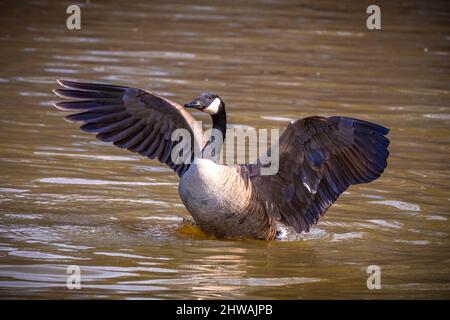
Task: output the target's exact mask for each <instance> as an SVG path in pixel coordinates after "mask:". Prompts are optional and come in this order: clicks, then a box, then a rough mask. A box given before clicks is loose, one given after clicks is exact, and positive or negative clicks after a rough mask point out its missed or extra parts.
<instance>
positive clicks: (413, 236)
mask: <svg viewBox="0 0 450 320" xmlns="http://www.w3.org/2000/svg"><path fill="white" fill-rule="evenodd" d="M66 5H67V4H64V3H60V2H59V1H28V2H27V1H1V2H0V12H1V18H0V61H1V63H0V96H1V99H0V297H16V298H24V297H33V298H125V299H128V298H156V299H165V298H202V299H203V298H263V299H264V298H289V299H299V298H364V299H366V298H450V250H449V248H450V241H449V231H450V227H449V218H450V214H449V200H450V192H449V190H450V188H449V179H450V162H449V143H450V139H449V134H450V103H449V90H450V64H449V51H450V10H449V5H448V4H447V3H446V1H427V2H423V1H416V2H401V4H399V2H393V1H390V2H389V3H384V4H383V3H381V4H380V6H381V10H382V30H379V31H369V30H367V28H366V24H365V19H366V16H367V15H366V13H365V10H366V7H367V5H368V4H365V3H364V2H359V1H355V2H353V3H352V2H348V1H344V2H343V3H341V2H336V1H304V2H302V4H298V3H297V1H264V2H260V3H257V2H256V1H245V2H243V1H226V2H225V1H224V2H222V1H220V2H219V1H196V2H195V4H191V5H188V4H177V3H176V2H173V1H161V2H160V3H156V2H151V1H148V2H147V1H142V3H137V2H136V3H135V2H129V1H110V2H108V1H94V0H92V1H90V3H88V4H85V5H82V7H81V8H82V9H81V10H82V28H81V30H78V31H77V30H75V31H69V30H67V29H66V27H65V19H66V17H67V15H66V12H65V11H66ZM56 78H66V79H78V80H91V81H101V82H108V83H116V84H125V85H131V86H137V87H142V88H146V89H151V90H153V91H156V92H158V93H160V94H163V95H165V96H167V97H169V98H171V99H174V100H175V101H178V102H180V103H183V102H186V101H188V100H190V99H191V98H192V97H194V96H196V95H197V94H198V93H199V92H201V91H214V92H217V93H219V94H220V95H221V97H222V98H223V99H224V100H225V101H226V103H227V108H228V115H229V123H230V124H231V125H244V126H253V127H256V128H270V127H279V128H283V127H285V126H286V124H287V123H288V122H289V121H290V120H291V119H296V118H301V117H306V116H310V115H324V116H329V115H344V116H351V117H356V118H361V119H366V120H370V121H374V122H378V123H381V124H383V125H385V126H387V127H390V128H391V129H392V131H391V133H390V135H389V137H390V139H391V141H392V142H391V146H390V152H391V156H390V158H389V165H388V169H387V171H386V172H385V174H384V175H383V176H382V177H381V178H380V179H379V180H377V181H375V182H374V183H371V184H368V185H361V186H356V187H352V188H350V189H349V190H348V192H346V193H345V194H344V195H342V196H341V197H340V198H339V200H338V201H337V203H336V204H335V205H334V206H333V207H332V208H331V209H330V210H329V211H328V213H327V214H326V216H325V217H324V218H323V219H322V220H321V221H320V222H319V224H318V225H317V226H316V227H315V228H314V229H313V230H312V232H311V233H309V234H306V235H302V236H300V237H297V238H289V237H288V238H287V239H285V240H284V241H273V242H270V243H267V242H264V241H224V240H213V239H205V238H204V237H202V236H201V235H197V234H194V233H192V232H189V230H186V228H184V229H183V228H182V226H183V219H184V218H187V217H189V215H188V213H187V211H186V209H185V208H184V207H183V205H182V203H181V201H180V199H179V197H178V191H177V186H178V178H177V177H176V176H175V175H174V174H172V173H171V171H170V170H168V169H166V168H165V167H163V166H160V165H159V164H158V163H157V162H154V161H149V160H146V159H142V158H140V157H138V156H136V155H135V154H131V153H128V152H127V151H124V150H119V149H116V148H114V147H111V146H109V145H105V144H102V143H100V142H98V141H95V139H94V137H93V136H91V135H88V134H84V133H81V132H80V131H79V130H78V128H77V127H76V126H75V125H70V124H68V123H66V122H65V121H64V120H63V119H62V114H61V112H58V111H57V110H55V109H53V108H52V107H51V105H52V103H53V102H55V101H56V98H55V97H54V96H53V95H52V93H51V89H53V88H55V87H56V83H55V79H56ZM196 116H198V117H199V118H201V119H203V120H207V117H205V116H201V115H197V114H196ZM69 265H78V266H80V267H81V274H82V289H81V290H68V289H67V287H66V279H67V274H66V270H67V267H68V266H69ZM369 265H378V266H380V268H381V272H382V277H381V284H382V288H381V290H368V289H367V287H366V279H367V277H368V274H367V273H366V268H367V266H369Z"/></svg>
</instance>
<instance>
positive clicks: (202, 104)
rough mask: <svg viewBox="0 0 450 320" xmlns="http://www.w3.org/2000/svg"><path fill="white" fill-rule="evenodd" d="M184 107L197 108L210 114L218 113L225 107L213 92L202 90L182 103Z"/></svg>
mask: <svg viewBox="0 0 450 320" xmlns="http://www.w3.org/2000/svg"><path fill="white" fill-rule="evenodd" d="M184 107H185V108H193V109H197V110H200V111H203V112H206V113H209V114H211V115H215V114H218V113H219V112H221V111H223V108H224V107H225V105H224V103H223V102H222V100H221V99H220V97H219V96H218V95H217V94H215V93H209V92H204V93H202V94H200V95H199V96H198V97H197V98H195V99H194V100H192V101H191V102H189V103H186V104H185V105H184Z"/></svg>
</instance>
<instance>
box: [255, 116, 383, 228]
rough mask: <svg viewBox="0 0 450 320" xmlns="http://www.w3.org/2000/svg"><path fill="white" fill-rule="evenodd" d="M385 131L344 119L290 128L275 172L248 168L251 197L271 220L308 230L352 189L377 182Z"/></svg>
mask: <svg viewBox="0 0 450 320" xmlns="http://www.w3.org/2000/svg"><path fill="white" fill-rule="evenodd" d="M388 132H389V129H387V128H384V127H382V126H379V125H376V124H374V123H370V122H366V121H362V120H357V119H352V118H345V117H330V118H322V117H309V118H305V119H300V120H297V121H295V122H293V123H291V124H290V125H289V126H288V127H287V128H286V130H285V131H284V132H283V134H282V135H281V137H280V140H279V155H280V158H279V160H280V161H279V171H278V173H277V174H275V175H267V176H264V175H260V174H259V173H258V169H259V165H253V166H250V169H251V171H252V172H253V173H252V177H251V183H252V187H253V192H254V196H255V197H256V198H257V199H258V200H257V201H258V202H259V205H262V206H263V207H264V208H265V210H266V212H267V213H268V215H269V217H270V218H274V219H277V220H279V221H281V222H283V223H284V224H286V225H289V226H292V227H293V228H294V229H295V230H296V231H297V232H299V233H300V232H302V231H309V229H310V226H312V225H314V224H316V223H317V221H318V220H319V218H320V217H321V216H323V215H324V214H325V212H326V210H327V209H328V208H329V207H330V206H331V204H333V203H334V201H336V199H337V198H338V196H339V195H340V194H341V193H343V192H344V191H345V190H346V189H347V188H348V187H350V186H351V185H353V184H359V183H367V182H370V181H373V180H375V179H377V178H378V177H379V176H380V175H381V173H382V172H383V171H384V169H385V168H386V165H387V162H386V160H387V157H388V155H389V153H388V150H387V147H388V145H389V140H388V139H387V138H386V137H385V135H386V134H387V133H388Z"/></svg>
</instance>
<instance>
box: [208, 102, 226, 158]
mask: <svg viewBox="0 0 450 320" xmlns="http://www.w3.org/2000/svg"><path fill="white" fill-rule="evenodd" d="M211 119H212V124H213V129H215V130H218V131H220V133H221V134H222V141H220V142H219V144H218V145H216V149H218V150H217V153H216V154H213V158H216V160H217V158H218V156H219V155H220V148H221V147H222V144H223V142H224V141H225V135H226V132H227V113H226V112H225V104H224V103H223V102H221V105H220V107H219V112H218V113H215V114H213V115H211ZM214 139H215V138H214V137H213V136H211V137H210V138H209V140H208V142H207V143H206V145H205V147H204V148H203V151H204V150H205V149H206V148H207V147H208V146H210V144H211V143H213V142H214ZM203 157H204V158H210V157H211V155H208V154H205V153H204V154H203Z"/></svg>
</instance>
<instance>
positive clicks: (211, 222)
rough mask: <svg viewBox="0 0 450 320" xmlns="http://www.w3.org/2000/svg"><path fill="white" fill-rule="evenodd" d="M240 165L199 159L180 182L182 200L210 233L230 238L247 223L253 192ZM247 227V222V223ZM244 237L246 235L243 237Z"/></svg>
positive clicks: (201, 225)
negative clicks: (246, 182)
mask: <svg viewBox="0 0 450 320" xmlns="http://www.w3.org/2000/svg"><path fill="white" fill-rule="evenodd" d="M248 188H249V186H246V184H245V181H244V179H243V177H242V176H241V175H240V173H239V168H238V167H236V166H226V165H219V164H216V163H214V162H213V161H211V160H206V159H196V161H195V162H194V164H192V165H191V167H190V168H189V170H188V171H187V172H186V173H185V174H184V175H183V177H182V178H181V180H180V185H179V192H180V197H181V199H182V201H183V203H184V205H185V206H186V208H187V209H188V210H189V212H190V213H191V215H192V216H193V218H194V220H195V221H196V222H197V223H198V224H199V226H200V227H201V228H202V229H203V230H204V231H205V232H208V233H211V234H214V235H216V236H218V237H227V236H230V235H231V234H233V233H234V232H235V231H236V232H238V233H239V232H240V233H245V230H235V229H236V228H238V227H239V225H241V228H242V227H243V225H242V220H243V219H244V220H245V218H246V217H245V213H246V212H245V211H246V208H247V207H248V203H249V201H250V195H251V190H250V189H248ZM244 225H245V223H244ZM243 236H245V235H244V234H243Z"/></svg>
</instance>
